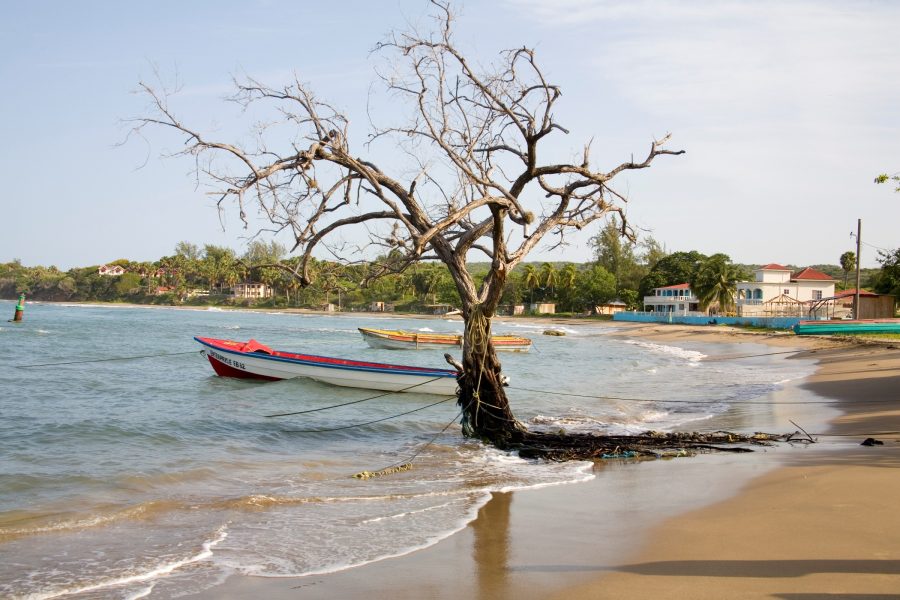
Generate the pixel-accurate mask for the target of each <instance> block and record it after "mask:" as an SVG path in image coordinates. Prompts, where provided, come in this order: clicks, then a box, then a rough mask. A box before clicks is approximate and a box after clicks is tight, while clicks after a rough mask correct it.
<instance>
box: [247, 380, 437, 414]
mask: <svg viewBox="0 0 900 600" xmlns="http://www.w3.org/2000/svg"><path fill="white" fill-rule="evenodd" d="M438 379H443V377H435V378H434V379H429V380H428V381H423V382H421V383H417V384H415V385H411V386H409V387H405V388H403V389H400V390H394V391H388V392H384V393H383V394H376V395H374V396H369V397H368V398H363V399H362V400H351V401H350V402H343V403H341V404H332V405H331V406H322V407H319V408H310V409H309V410H298V411H296V412H289V413H276V414H274V415H263V416H264V417H265V418H267V419H270V418H272V417H291V416H293V415H305V414H307V413H314V412H319V411H323V410H329V409H331V408H341V407H342V406H350V405H352V404H359V403H360V402H368V401H369V400H377V399H378V398H384V397H385V396H391V395H393V394H400V393H402V392H407V391H409V390H411V389H413V388H417V387H419V386H420V385H425V384H427V383H431V382H432V381H437V380H438Z"/></svg>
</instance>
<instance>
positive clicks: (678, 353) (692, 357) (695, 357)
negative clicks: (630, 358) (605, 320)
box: [625, 340, 706, 363]
mask: <svg viewBox="0 0 900 600" xmlns="http://www.w3.org/2000/svg"><path fill="white" fill-rule="evenodd" d="M625 343H626V344H631V345H633V346H639V347H641V348H644V349H645V350H649V351H650V352H653V353H656V354H665V355H668V356H672V357H675V358H683V359H686V360H688V361H690V362H692V363H696V362H699V361H701V360H703V359H704V358H706V355H705V354H703V353H702V352H697V351H696V350H687V349H685V348H681V347H679V346H667V345H665V344H654V343H653V342H645V341H642V340H625Z"/></svg>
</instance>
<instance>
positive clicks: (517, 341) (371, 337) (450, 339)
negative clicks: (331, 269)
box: [359, 327, 531, 352]
mask: <svg viewBox="0 0 900 600" xmlns="http://www.w3.org/2000/svg"><path fill="white" fill-rule="evenodd" d="M359 332H360V333H361V334H362V336H363V339H364V340H366V343H367V344H369V346H371V347H372V348H382V349H388V350H440V349H444V350H448V349H451V348H461V347H462V336H461V335H453V334H444V333H415V332H410V331H399V330H389V329H367V328H365V327H360V328H359ZM491 341H492V342H493V344H494V350H496V351H497V352H528V351H529V350H530V349H531V340H529V339H528V338H520V337H515V336H507V335H497V336H492V337H491Z"/></svg>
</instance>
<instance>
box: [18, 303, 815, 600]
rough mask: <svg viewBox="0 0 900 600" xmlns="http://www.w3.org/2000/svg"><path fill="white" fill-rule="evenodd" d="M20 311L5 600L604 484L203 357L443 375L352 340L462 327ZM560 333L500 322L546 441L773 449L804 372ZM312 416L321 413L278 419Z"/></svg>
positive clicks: (95, 591)
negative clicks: (515, 339)
mask: <svg viewBox="0 0 900 600" xmlns="http://www.w3.org/2000/svg"><path fill="white" fill-rule="evenodd" d="M3 311H6V312H7V313H9V314H10V315H12V312H13V303H10V302H0V314H3ZM26 313H27V314H26V316H25V321H24V322H22V323H20V324H12V323H5V322H3V323H0V417H2V418H0V597H3V598H32V599H38V598H56V597H65V598H78V599H86V598H129V599H131V598H141V597H146V596H150V597H153V598H174V597H178V596H181V595H185V594H189V593H194V592H200V591H202V590H204V589H208V588H209V587H211V586H213V585H216V584H217V583H219V582H221V581H222V580H223V579H224V578H225V577H227V576H229V575H231V574H235V573H238V574H245V575H254V576H263V577H290V576H304V575H311V574H321V573H328V572H335V571H340V570H344V569H352V568H353V567H355V566H359V565H364V564H367V563H370V562H373V561H378V560H381V559H384V558H387V557H392V556H399V555H402V554H405V553H409V552H412V551H414V550H416V549H419V548H424V547H427V546H429V545H432V544H434V543H436V542H438V541H440V540H442V539H444V538H446V537H448V536H451V535H453V534H454V533H455V532H457V531H459V530H460V529H462V528H464V527H465V526H466V525H467V523H469V522H470V521H471V520H472V519H473V518H474V517H475V515H476V514H477V511H478V509H479V508H480V507H481V506H483V505H484V503H485V502H486V501H487V500H488V499H489V498H490V495H491V492H494V491H509V490H524V489H533V488H539V487H545V486H553V485H562V484H577V483H578V482H583V481H585V480H587V479H590V478H592V477H593V476H594V475H593V474H592V468H591V464H590V463H585V462H568V463H550V462H542V461H529V460H523V459H521V458H519V457H517V456H516V455H515V454H512V453H505V452H500V451H498V450H496V449H493V448H491V447H488V446H484V445H482V444H480V443H478V442H475V441H472V440H467V439H465V438H463V437H462V435H461V432H460V427H459V425H458V417H459V407H458V406H456V404H455V399H448V401H447V402H444V403H441V404H437V405H435V406H431V407H429V408H424V407H426V406H427V405H429V404H433V403H435V402H437V401H439V400H441V398H440V397H436V396H433V395H424V394H416V393H405V394H388V395H384V394H383V393H380V392H372V391H367V390H358V389H347V388H337V387H333V386H329V385H325V384H320V383H317V382H314V381H308V380H303V379H295V380H290V381H280V382H265V383H263V382H255V381H247V380H238V379H228V378H220V377H216V376H215V375H214V374H213V371H212V369H211V367H210V365H209V363H208V362H207V361H206V359H205V358H204V357H203V356H201V354H200V353H199V346H197V345H196V344H195V343H194V342H193V340H192V337H193V336H203V337H214V338H227V339H235V340H247V339H250V338H253V339H256V340H258V341H260V342H262V343H264V344H266V345H269V346H271V347H273V348H277V349H280V350H288V351H296V352H304V353H310V354H320V355H325V356H339V357H345V358H354V359H360V360H370V361H380V362H393V363H401V364H411V365H417V366H429V367H444V366H446V365H445V364H444V361H443V358H442V352H441V351H436V350H420V351H402V350H376V349H372V348H369V347H368V346H367V345H366V343H365V342H364V341H363V339H362V338H361V336H360V335H359V333H358V331H357V328H358V327H376V328H392V329H407V330H415V331H423V332H424V331H436V332H455V333H459V332H461V328H462V324H461V322H459V321H453V320H440V319H413V318H406V317H391V316H384V317H375V316H371V315H366V316H361V315H352V314H341V315H335V316H319V315H308V314H293V313H292V314H288V313H263V312H251V311H230V310H229V311H222V310H214V309H208V310H207V309H196V310H193V309H179V310H176V309H171V308H150V307H115V306H90V305H61V304H29V305H28V307H27V310H26ZM554 328H557V329H559V328H562V329H564V331H565V333H566V335H565V336H563V337H551V336H542V335H541V332H542V330H543V329H545V326H544V325H541V324H529V323H524V322H521V321H514V320H510V321H509V322H505V321H504V320H503V319H502V318H499V319H496V320H495V322H494V327H493V329H494V333H512V334H518V335H523V336H527V337H531V338H532V339H533V340H534V347H533V350H532V351H531V352H530V353H527V354H526V353H521V354H520V353H503V354H501V355H500V358H501V360H502V363H503V368H504V371H505V373H506V374H507V375H508V376H509V377H510V380H511V383H510V387H509V390H508V395H509V397H510V401H511V405H512V408H513V411H514V413H515V414H516V416H517V417H518V418H519V419H520V420H521V421H522V422H524V423H525V424H526V425H528V426H529V427H530V428H534V429H544V430H550V431H559V430H565V431H570V432H596V433H628V432H639V431H645V430H648V429H655V430H675V429H677V430H699V431H711V430H717V429H722V428H727V429H730V430H737V431H754V430H778V431H782V430H785V429H787V428H788V423H787V422H786V421H785V419H784V418H783V416H782V415H781V414H779V411H778V407H777V404H773V403H772V402H771V399H772V398H773V397H774V395H775V394H776V393H777V392H778V391H779V390H780V389H782V388H783V387H784V386H785V385H787V384H789V382H791V381H796V380H798V379H800V378H802V377H804V376H806V375H807V374H809V373H811V372H812V369H813V366H812V363H811V361H802V360H791V361H789V360H784V357H783V356H781V355H773V354H772V349H771V348H769V347H766V346H762V345H758V344H746V343H742V344H715V345H703V344H696V343H690V344H687V343H678V344H665V343H654V342H649V341H645V340H632V339H628V338H627V337H622V336H621V333H622V332H621V331H618V330H617V328H616V327H615V324H609V323H586V324H577V325H565V326H562V327H560V326H558V325H554ZM616 334H618V335H616ZM729 357H735V358H729ZM88 361H90V362H88ZM35 365H43V366H35ZM373 396H379V397H377V398H373V399H372V400H368V401H363V402H358V403H355V404H352V405H349V406H345V407H338V408H328V407H331V406H333V405H338V404H342V403H347V402H352V401H355V400H364V399H366V398H369V397H373ZM312 408H323V409H325V410H321V411H318V412H313V413H307V414H304V415H295V416H289V417H269V416H267V415H273V414H280V413H287V412H294V411H300V410H309V409H312ZM419 408H421V410H416V411H415V412H411V411H414V410H415V409H419ZM402 413H407V414H405V415H402V416H397V415H401V414H402ZM373 421H379V422H376V423H372V424H369V425H363V424H364V423H370V422H373ZM357 425H358V426H357ZM410 461H411V462H412V464H413V468H412V469H411V470H409V471H404V472H401V473H396V474H393V475H390V476H387V477H379V478H373V479H367V480H360V479H356V478H354V477H353V475H354V474H355V473H358V472H360V471H376V470H379V469H382V468H384V467H388V466H391V465H396V464H399V463H405V462H410Z"/></svg>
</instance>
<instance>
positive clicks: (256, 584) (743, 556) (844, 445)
mask: <svg viewBox="0 0 900 600" xmlns="http://www.w3.org/2000/svg"><path fill="white" fill-rule="evenodd" d="M623 334H624V335H628V336H630V337H646V338H647V339H652V340H654V341H660V342H671V343H675V344H677V343H678V342H680V341H702V342H704V343H715V342H728V343H732V344H733V343H735V342H741V341H747V342H752V343H755V344H758V343H765V344H768V345H770V346H773V348H772V351H773V352H778V351H780V350H781V349H783V350H784V351H785V352H787V350H789V349H800V352H799V354H797V355H796V356H798V357H803V358H814V359H816V360H817V361H818V369H817V372H816V374H815V375H814V376H812V377H810V378H808V379H807V380H806V381H804V382H802V383H799V384H798V385H797V386H796V387H794V388H789V389H786V390H785V391H784V394H785V395H786V396H792V395H798V394H806V395H807V396H812V394H815V395H816V396H812V397H819V398H824V399H826V400H834V401H835V402H836V406H837V408H839V409H840V411H839V412H838V411H835V410H833V407H827V408H826V407H825V406H823V405H817V406H813V407H812V408H805V410H806V411H807V412H806V413H802V412H798V413H797V414H798V415H800V416H799V417H798V419H799V421H798V423H800V424H815V423H816V419H815V417H816V416H820V417H823V418H822V422H823V423H824V421H825V420H830V421H831V422H830V424H829V425H828V426H827V427H825V426H824V425H823V426H822V427H820V426H818V425H817V424H816V425H810V427H815V428H814V429H809V431H810V433H813V434H827V435H821V437H819V438H818V439H819V441H820V443H818V444H814V445H809V446H784V447H778V448H773V449H771V450H768V451H764V452H754V453H751V454H739V455H730V454H729V455H722V454H717V455H700V456H696V457H693V458H687V459H676V460H668V461H663V460H657V461H649V462H641V463H637V464H634V463H632V464H616V463H614V462H613V461H605V462H604V463H598V464H596V465H595V466H594V469H593V471H594V474H595V475H596V478H595V479H594V480H593V481H590V482H588V483H584V484H577V485H564V486H557V487H550V488H545V489H540V490H532V491H527V492H514V493H496V494H494V496H493V499H492V500H491V501H490V502H489V503H488V504H487V505H485V506H484V507H483V508H482V509H481V510H480V512H479V514H478V518H477V519H476V520H475V521H473V522H472V523H470V524H469V525H468V526H467V527H466V528H465V529H463V530H462V531H461V532H458V533H456V534H455V535H452V536H451V537H449V538H447V539H445V540H443V541H441V542H439V543H438V544H435V545H434V546H431V547H429V548H426V549H424V550H420V551H417V552H413V553H411V554H408V555H405V556H400V557H397V558H393V559H387V560H382V561H379V562H376V563H372V564H369V565H365V566H362V567H358V568H355V569H350V570H346V571H341V572H337V573H332V574H325V575H319V576H308V577H304V578H299V579H296V578H294V579H291V578H285V579H266V578H249V577H231V578H229V579H228V580H226V581H225V582H223V584H222V585H219V586H217V587H215V588H213V589H210V590H207V591H206V592H205V593H203V594H202V595H200V596H198V597H202V598H246V597H268V598H296V597H302V598H368V599H373V598H436V599H443V598H485V599H487V598H491V599H505V598H510V599H512V598H515V599H517V600H521V599H524V598H548V597H552V598H650V597H653V598H792V599H793V598H866V599H874V598H900V517H898V516H897V498H898V497H900V478H898V477H897V473H898V471H895V470H893V469H895V468H898V467H900V435H898V434H897V432H898V431H900V400H898V389H900V388H898V383H900V345H898V344H862V345H861V344H856V343H848V342H837V341H831V340H823V339H814V338H798V337H795V336H793V335H789V334H785V333H771V334H766V333H748V332H745V331H741V330H736V329H732V328H727V327H716V328H696V327H693V328H692V327H683V326H659V325H654V326H648V325H640V326H637V325H636V326H633V327H632V326H629V327H627V328H626V330H625V331H624V332H623ZM785 360H790V358H786V359H785ZM798 410H799V409H798ZM809 411H812V412H809ZM867 437H875V438H877V439H879V440H881V441H883V445H877V446H873V447H864V446H860V442H861V441H863V440H864V439H865V438H867Z"/></svg>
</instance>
